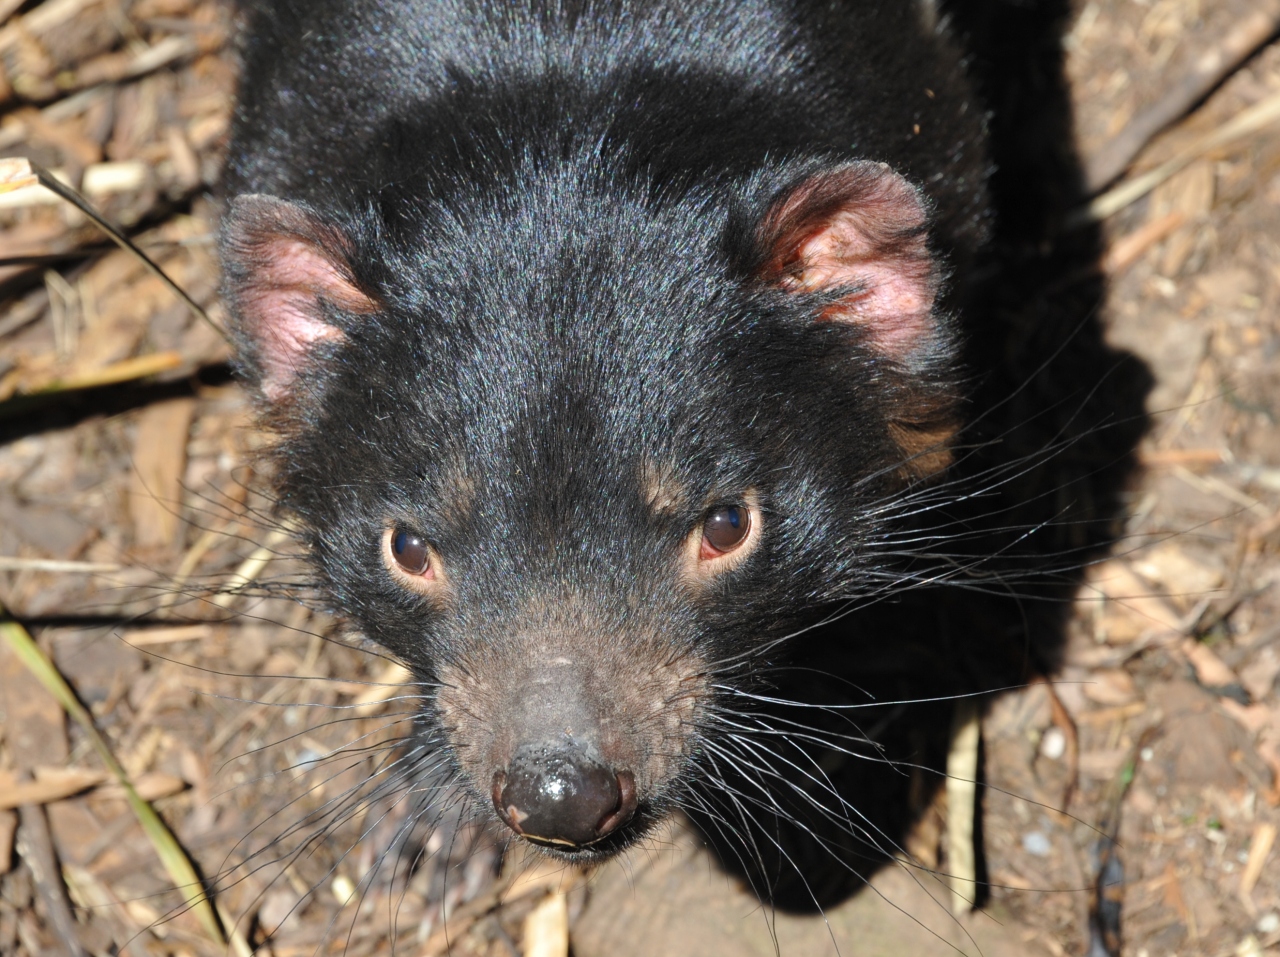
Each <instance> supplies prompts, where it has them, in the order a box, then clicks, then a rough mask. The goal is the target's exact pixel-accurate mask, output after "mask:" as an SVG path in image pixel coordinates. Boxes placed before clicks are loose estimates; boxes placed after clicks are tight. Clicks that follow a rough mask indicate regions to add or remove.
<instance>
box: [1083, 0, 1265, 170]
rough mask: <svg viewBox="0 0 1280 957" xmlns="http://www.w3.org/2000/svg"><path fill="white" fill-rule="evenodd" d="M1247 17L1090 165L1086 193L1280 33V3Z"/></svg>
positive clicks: (1122, 167) (1260, 0)
mask: <svg viewBox="0 0 1280 957" xmlns="http://www.w3.org/2000/svg"><path fill="white" fill-rule="evenodd" d="M1257 3H1258V9H1256V10H1254V11H1253V13H1251V14H1250V15H1249V16H1247V17H1245V18H1244V19H1243V20H1241V21H1240V22H1239V23H1237V24H1236V25H1235V27H1234V28H1233V29H1232V30H1231V31H1230V32H1229V33H1228V34H1227V35H1226V36H1225V37H1223V38H1222V40H1221V41H1220V42H1219V43H1218V44H1217V45H1216V46H1214V47H1213V48H1211V49H1209V50H1207V51H1205V52H1204V53H1202V54H1201V55H1200V56H1199V57H1198V58H1197V59H1196V61H1195V63H1194V64H1193V65H1192V67H1191V70H1190V71H1189V72H1188V73H1187V74H1186V75H1185V76H1183V77H1182V78H1181V79H1179V80H1178V81H1176V82H1175V83H1174V84H1173V85H1172V86H1171V87H1169V89H1168V91H1167V92H1166V93H1165V94H1164V96H1162V97H1160V99H1158V100H1157V101H1156V102H1155V103H1152V104H1151V105H1150V106H1148V107H1147V108H1146V109H1145V110H1143V111H1142V112H1141V113H1139V114H1138V115H1137V116H1135V117H1134V118H1133V119H1132V120H1130V121H1129V124H1128V125H1127V126H1126V127H1125V128H1124V129H1123V130H1121V131H1120V132H1119V133H1118V134H1116V136H1115V137H1113V138H1112V139H1111V140H1110V142H1108V143H1106V144H1105V145H1104V146H1103V147H1102V149H1100V150H1098V152H1097V153H1095V154H1094V155H1093V156H1092V157H1090V158H1089V159H1088V161H1087V162H1086V168H1085V189H1086V190H1087V191H1088V192H1089V193H1090V194H1093V193H1096V192H1098V191H1099V190H1101V189H1103V188H1105V187H1106V186H1108V185H1109V184H1110V183H1111V182H1112V181H1113V180H1114V179H1115V178H1116V177H1118V176H1119V175H1120V174H1121V173H1123V172H1124V171H1125V169H1126V168H1127V167H1128V166H1129V164H1130V163H1132V162H1133V160H1134V158H1135V157H1136V156H1137V155H1138V154H1139V153H1140V152H1141V151H1142V148H1143V147H1144V146H1146V145H1147V143H1149V142H1150V141H1151V138H1152V137H1153V136H1155V135H1156V134H1157V133H1159V132H1160V131H1161V130H1163V129H1164V128H1165V127H1166V126H1168V125H1169V124H1171V123H1173V122H1174V121H1175V120H1178V119H1180V118H1181V117H1182V116H1184V115H1186V113H1187V112H1188V111H1189V110H1190V109H1191V108H1192V107H1194V106H1195V105H1196V104H1197V103H1199V102H1200V101H1201V100H1203V99H1204V98H1205V96H1207V95H1208V94H1209V93H1210V92H1212V91H1213V89H1214V88H1215V87H1216V86H1218V84H1219V83H1221V82H1222V81H1223V80H1225V79H1226V78H1227V77H1228V76H1230V75H1231V74H1232V73H1233V72H1235V71H1236V69H1238V68H1239V67H1240V66H1241V64H1243V63H1244V62H1245V60H1247V59H1249V57H1251V56H1252V55H1253V54H1254V53H1256V52H1257V51H1258V50H1259V49H1260V48H1261V47H1263V46H1264V45H1266V43H1267V42H1268V41H1270V40H1271V38H1272V37H1274V36H1275V35H1276V32H1277V31H1280V0H1257Z"/></svg>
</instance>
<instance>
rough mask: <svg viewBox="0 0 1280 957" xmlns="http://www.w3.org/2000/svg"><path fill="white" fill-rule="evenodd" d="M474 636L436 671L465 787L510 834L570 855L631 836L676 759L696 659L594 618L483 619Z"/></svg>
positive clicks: (698, 665) (594, 854)
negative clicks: (488, 625)
mask: <svg viewBox="0 0 1280 957" xmlns="http://www.w3.org/2000/svg"><path fill="white" fill-rule="evenodd" d="M525 617H526V622H527V620H528V619H530V618H534V617H535V616H534V615H532V614H530V615H527V616H525ZM495 632H496V634H495ZM605 635H607V639H606V638H605V637H602V636H605ZM485 637H486V640H485V641H484V642H483V645H482V646H481V647H477V648H476V649H475V652H474V653H473V654H468V655H466V656H459V660H458V661H457V663H456V664H455V663H453V662H450V663H449V664H448V665H446V666H444V667H441V668H440V670H439V671H438V672H437V673H436V676H435V677H436V680H437V681H438V682H439V689H438V691H437V692H436V699H435V702H436V713H437V716H438V721H439V723H440V726H441V728H442V730H443V731H444V733H445V735H446V736H447V738H446V740H447V741H448V743H449V746H450V748H449V750H450V753H451V755H452V756H453V758H454V759H455V760H456V761H457V765H458V770H459V771H460V772H461V777H462V779H463V780H464V781H465V782H466V783H467V784H468V785H469V787H468V790H469V791H470V793H471V794H473V795H474V796H475V797H476V798H479V799H481V800H487V801H488V802H490V803H491V804H492V806H493V809H494V811H495V812H496V814H497V817H498V819H499V820H500V821H501V822H502V823H503V824H504V825H505V826H506V827H508V828H510V830H511V832H512V833H513V834H515V835H517V836H518V837H520V838H522V839H524V840H527V841H529V842H530V843H532V844H537V845H540V846H542V847H546V848H548V849H549V850H551V851H553V852H559V853H562V854H566V855H568V856H570V857H572V858H582V859H586V858H592V859H595V858H602V857H607V856H608V855H610V854H614V853H617V852H618V851H619V850H621V849H622V848H623V847H625V846H627V845H629V844H631V843H633V842H634V841H635V840H638V839H639V838H640V836H641V835H643V834H644V833H645V832H646V830H647V829H648V828H649V827H651V826H652V825H653V823H654V822H655V821H656V820H658V819H660V812H661V808H662V807H663V806H664V805H663V801H664V798H665V795H666V794H667V793H669V791H670V789H671V786H672V782H674V781H675V780H676V779H677V776H678V775H679V774H680V773H681V771H682V770H683V769H684V767H685V762H686V760H687V755H688V753H689V748H690V743H691V740H692V730H693V728H694V721H695V716H696V714H697V711H698V706H699V704H700V702H702V701H703V700H705V695H706V690H705V678H704V677H703V675H704V672H705V665H704V664H703V662H702V661H701V659H699V658H696V657H694V656H693V655H692V654H690V655H682V654H676V653H673V652H672V643H671V639H669V638H667V637H665V636H660V635H658V636H652V637H651V638H650V639H647V640H642V639H643V638H644V635H643V633H639V632H638V631H636V630H623V629H621V628H617V627H611V628H608V629H606V628H604V627H603V626H599V625H596V626H594V627H591V628H587V627H585V626H581V625H580V626H577V627H569V626H568V624H564V625H560V626H558V627H555V628H550V627H544V628H538V629H532V628H530V627H529V626H528V624H527V623H525V624H523V626H522V627H520V628H512V629H511V630H510V631H508V632H507V633H506V634H503V633H502V632H501V631H500V630H498V629H497V627H496V625H495V627H494V628H493V631H491V632H489V633H488V634H487V635H486V636H485ZM476 644H477V645H480V642H479V641H478V640H477V642H476ZM468 650H469V649H468Z"/></svg>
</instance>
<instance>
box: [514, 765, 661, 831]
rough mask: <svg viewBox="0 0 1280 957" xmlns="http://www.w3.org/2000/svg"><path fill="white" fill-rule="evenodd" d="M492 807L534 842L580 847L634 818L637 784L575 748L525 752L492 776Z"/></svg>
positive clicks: (628, 773)
mask: <svg viewBox="0 0 1280 957" xmlns="http://www.w3.org/2000/svg"><path fill="white" fill-rule="evenodd" d="M493 806H494V807H495V808H496V809H497V811H498V816H499V817H501V818H502V820H503V821H505V822H506V824H507V826H508V827H510V828H511V830H513V831H515V832H516V833H517V834H519V835H521V836H522V837H525V838H527V839H528V840H530V841H533V842H535V843H538V844H549V845H552V846H559V847H566V846H567V847H581V846H583V845H585V844H591V843H593V842H595V841H598V840H600V839H601V838H603V837H606V836H607V835H609V834H611V833H613V832H614V831H615V830H617V829H618V828H619V827H621V826H622V825H623V824H625V823H626V822H627V821H629V820H630V819H631V815H633V814H634V813H635V810H636V786H635V779H634V777H632V775H631V772H629V771H621V772H615V771H614V770H612V769H611V768H608V767H606V766H605V765H603V764H601V763H600V762H598V761H596V760H594V759H593V758H591V757H589V756H588V755H586V754H585V753H583V752H582V751H580V750H578V749H576V748H564V747H554V746H547V747H535V748H522V749H521V750H519V751H517V752H516V756H515V757H514V758H513V759H512V761H511V765H510V766H509V767H508V768H507V770H506V771H499V772H498V773H497V774H495V775H494V776H493Z"/></svg>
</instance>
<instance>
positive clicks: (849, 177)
mask: <svg viewBox="0 0 1280 957" xmlns="http://www.w3.org/2000/svg"><path fill="white" fill-rule="evenodd" d="M927 224H928V214H927V210H926V208H925V205H924V202H923V200H922V198H921V195H920V193H919V192H918V191H917V190H916V188H915V187H914V186H912V185H911V184H910V183H908V182H907V180H906V179H904V178H903V177H902V176H900V175H899V174H898V173H896V172H894V171H893V170H892V169H891V168H890V167H888V166H887V165H885V164H883V163H872V162H857V163H848V164H844V165H841V166H836V167H834V168H831V169H827V170H823V171H822V172H820V173H817V174H815V175H813V176H811V177H809V178H808V179H806V180H805V181H804V182H802V183H800V184H799V185H798V186H795V187H793V188H792V189H790V190H789V191H788V192H787V193H786V194H785V195H783V196H781V197H780V198H778V199H777V200H775V201H774V203H773V206H772V207H771V208H770V210H769V212H768V214H766V216H765V219H764V221H763V222H762V224H761V226H760V231H759V239H760V241H761V243H762V244H763V248H764V249H765V250H766V260H765V266H764V269H763V275H762V277H761V278H764V279H766V280H768V281H772V282H777V283H779V284H781V285H782V286H783V287H784V288H786V289H794V290H797V291H805V292H820V291H832V292H842V293H843V294H842V295H841V297H840V298H839V299H838V300H837V301H836V302H835V303H833V304H832V305H831V306H829V307H828V308H827V309H825V310H824V311H823V313H822V317H821V318H823V319H827V320H830V321H835V322H853V323H857V324H859V325H861V326H863V327H865V329H866V331H867V334H868V336H869V337H870V341H871V343H872V344H873V346H874V347H875V348H876V349H878V350H879V351H881V352H883V353H885V354H887V355H891V356H895V357H898V358H905V357H906V356H907V355H909V354H910V353H912V352H914V351H915V350H916V349H917V348H919V347H920V346H922V345H924V344H925V343H926V342H928V341H929V340H930V339H931V338H932V336H933V333H934V332H935V329H936V323H935V320H934V317H933V303H934V299H935V297H936V296H937V290H938V270H937V267H936V265H935V263H934V261H933V258H932V256H931V255H930V253H929V249H928V243H927V236H926V232H925V229H926V226H927Z"/></svg>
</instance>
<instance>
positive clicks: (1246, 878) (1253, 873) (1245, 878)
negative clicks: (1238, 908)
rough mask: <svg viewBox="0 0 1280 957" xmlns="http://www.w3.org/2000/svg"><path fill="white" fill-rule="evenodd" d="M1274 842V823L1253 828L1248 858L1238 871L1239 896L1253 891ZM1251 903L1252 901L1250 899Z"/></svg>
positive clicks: (1244, 897)
mask: <svg viewBox="0 0 1280 957" xmlns="http://www.w3.org/2000/svg"><path fill="white" fill-rule="evenodd" d="M1275 842H1276V826H1275V825H1274V824H1266V823H1263V824H1259V825H1258V826H1257V827H1255V828H1254V829H1253V840H1252V841H1251V842H1250V843H1249V858H1248V860H1247V861H1246V862H1245V865H1244V870H1243V871H1241V872H1240V897H1241V898H1242V899H1248V898H1249V896H1250V895H1251V894H1252V893H1253V888H1254V887H1255V886H1256V885H1257V883H1258V878H1259V877H1261V876H1262V868H1263V866H1265V865H1266V863H1267V857H1268V856H1269V855H1270V854H1271V847H1272V845H1273V844H1275ZM1250 903H1252V901H1250Z"/></svg>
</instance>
